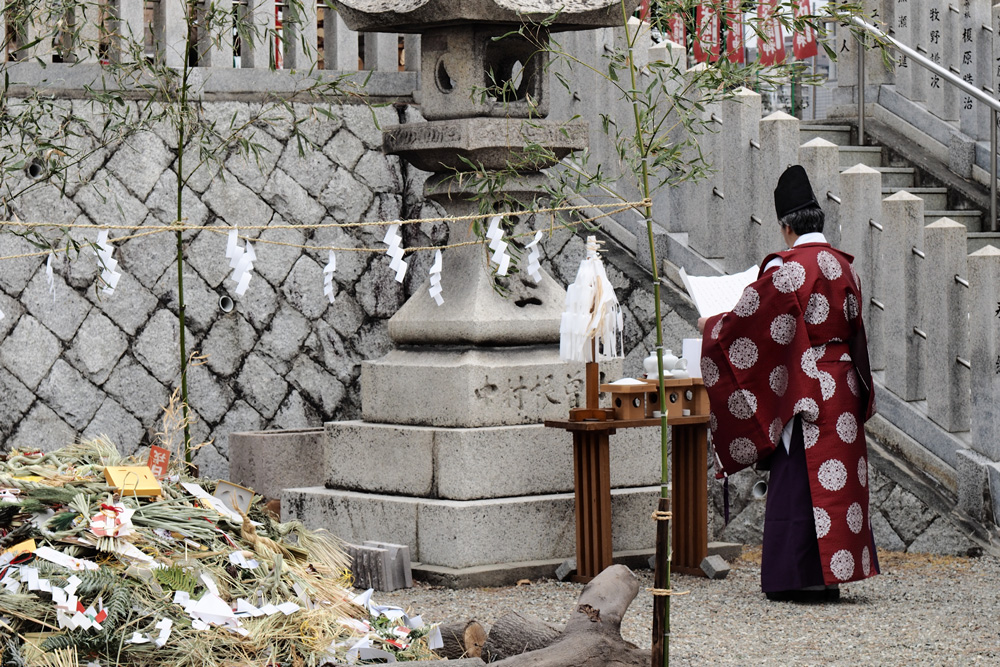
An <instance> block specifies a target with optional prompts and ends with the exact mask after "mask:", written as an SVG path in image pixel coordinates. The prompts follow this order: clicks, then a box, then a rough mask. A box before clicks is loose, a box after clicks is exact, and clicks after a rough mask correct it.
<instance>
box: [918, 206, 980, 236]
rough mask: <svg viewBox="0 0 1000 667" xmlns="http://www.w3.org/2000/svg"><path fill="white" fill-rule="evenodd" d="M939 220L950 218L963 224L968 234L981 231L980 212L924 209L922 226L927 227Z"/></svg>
mask: <svg viewBox="0 0 1000 667" xmlns="http://www.w3.org/2000/svg"><path fill="white" fill-rule="evenodd" d="M941 218H950V219H951V220H954V221H955V222H957V223H960V224H963V225H965V228H966V229H968V230H969V232H982V231H983V214H982V213H981V212H980V211H976V210H966V211H957V210H956V211H933V210H930V211H929V210H927V209H926V208H925V209H924V224H926V225H929V224H930V223H932V222H936V221H937V220H940V219H941Z"/></svg>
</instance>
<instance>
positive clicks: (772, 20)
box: [757, 0, 785, 67]
mask: <svg viewBox="0 0 1000 667" xmlns="http://www.w3.org/2000/svg"><path fill="white" fill-rule="evenodd" d="M777 13H778V0H761V1H760V4H759V5H757V19H758V21H759V22H760V26H761V30H762V31H763V33H764V38H763V39H760V38H758V39H757V52H758V54H759V55H760V64H761V65H763V66H764V67H770V66H772V65H780V64H781V63H783V62H785V36H784V34H783V33H782V31H781V23H780V22H779V21H778V17H777Z"/></svg>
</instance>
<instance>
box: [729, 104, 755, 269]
mask: <svg viewBox="0 0 1000 667" xmlns="http://www.w3.org/2000/svg"><path fill="white" fill-rule="evenodd" d="M760 108H761V101H760V95H758V94H757V93H755V92H753V91H752V90H749V89H747V88H741V89H740V90H738V91H736V93H735V95H734V96H733V98H732V99H729V100H726V101H725V102H723V103H722V121H723V123H725V127H726V128H727V130H726V136H725V137H723V138H722V139H723V140H722V146H721V150H722V151H724V154H725V158H724V160H723V170H722V177H723V180H722V192H723V194H724V195H725V197H726V198H725V200H724V201H723V203H724V204H725V213H724V217H723V218H722V219H721V222H722V229H723V235H722V237H721V239H720V241H722V242H723V243H724V244H725V246H726V249H725V252H724V256H725V261H724V262H723V264H724V266H725V268H726V272H727V273H739V272H740V271H745V270H746V269H747V267H750V266H754V265H755V264H757V263H758V262H760V259H761V258H760V257H752V256H750V254H749V252H748V250H749V246H750V244H749V241H750V237H751V234H753V233H754V232H755V231H756V230H754V229H753V228H754V227H759V226H760V225H758V224H757V223H755V222H753V221H752V220H751V219H750V215H751V213H753V208H754V207H753V205H754V194H753V191H752V189H751V187H750V183H751V181H750V179H751V173H750V172H751V170H752V169H753V167H752V160H753V153H755V152H757V150H758V149H756V148H754V147H753V144H752V143H751V142H753V143H756V144H757V145H758V146H759V145H760ZM758 217H759V216H758Z"/></svg>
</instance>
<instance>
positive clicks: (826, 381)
mask: <svg viewBox="0 0 1000 667" xmlns="http://www.w3.org/2000/svg"><path fill="white" fill-rule="evenodd" d="M819 390H820V392H821V393H822V394H823V400H824V401H829V400H830V399H831V398H833V395H834V394H836V393H837V381H836V380H834V379H833V376H832V375H830V374H829V373H827V372H826V371H820V372H819Z"/></svg>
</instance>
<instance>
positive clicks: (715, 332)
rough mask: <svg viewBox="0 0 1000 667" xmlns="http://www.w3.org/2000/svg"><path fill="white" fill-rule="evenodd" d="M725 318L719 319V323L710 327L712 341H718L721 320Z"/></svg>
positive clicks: (720, 331)
mask: <svg viewBox="0 0 1000 667" xmlns="http://www.w3.org/2000/svg"><path fill="white" fill-rule="evenodd" d="M723 319H725V318H722V317H720V318H719V321H718V322H716V323H715V326H714V327H712V340H719V334H721V333H722V320H723Z"/></svg>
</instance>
